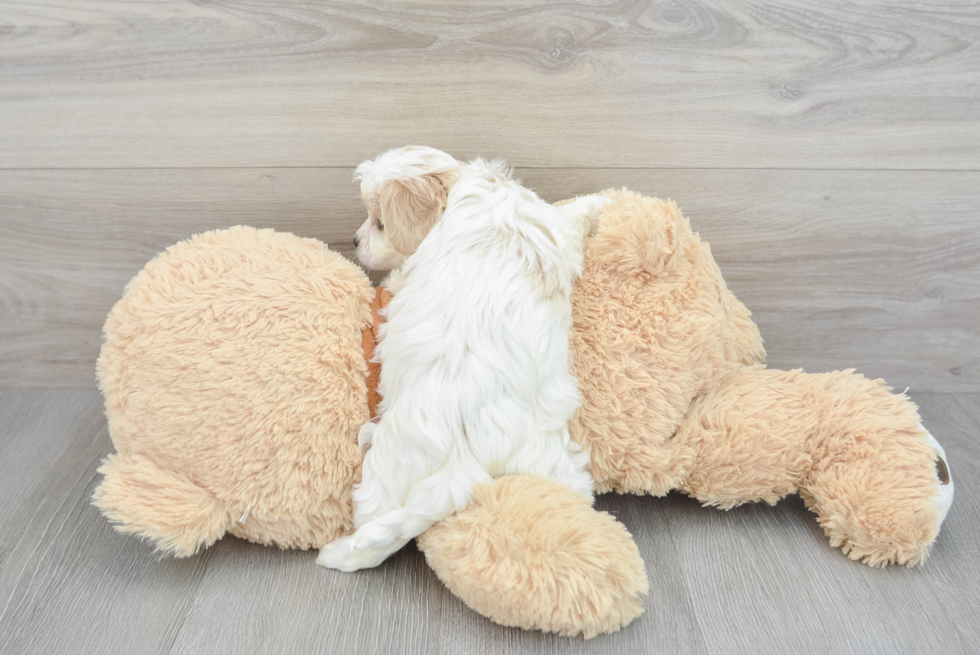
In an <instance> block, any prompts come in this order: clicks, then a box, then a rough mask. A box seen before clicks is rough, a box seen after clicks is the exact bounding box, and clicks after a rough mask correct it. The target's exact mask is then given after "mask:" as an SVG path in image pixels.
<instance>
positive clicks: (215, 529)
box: [92, 454, 235, 557]
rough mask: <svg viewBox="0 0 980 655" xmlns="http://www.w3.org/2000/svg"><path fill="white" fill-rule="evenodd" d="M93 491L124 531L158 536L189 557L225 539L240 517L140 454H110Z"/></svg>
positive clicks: (162, 545)
mask: <svg viewBox="0 0 980 655" xmlns="http://www.w3.org/2000/svg"><path fill="white" fill-rule="evenodd" d="M99 473H101V474H102V475H104V476H105V479H104V480H103V481H102V484H100V485H99V487H98V488H97V489H96V490H95V494H94V495H93V496H92V504H93V505H95V506H96V507H98V508H99V509H100V510H101V511H102V513H103V514H104V515H105V516H106V518H108V519H109V520H110V521H111V522H112V523H113V524H114V526H115V528H116V530H118V531H119V532H124V533H129V534H135V535H137V536H139V537H143V538H144V539H148V540H149V541H151V542H153V544H154V546H156V548H157V550H160V551H164V552H167V553H170V554H172V555H174V556H175V557H188V556H190V555H193V554H194V553H196V552H197V551H198V550H199V549H201V548H207V547H208V546H210V545H211V544H213V543H214V542H215V541H217V540H218V539H220V538H221V537H222V536H223V535H224V534H225V533H226V532H227V531H228V529H229V528H231V527H232V525H234V521H235V518H234V517H233V516H232V514H231V513H230V512H229V510H228V508H226V507H225V506H224V504H223V503H222V502H221V501H219V500H218V499H217V498H215V497H214V496H213V495H212V494H211V493H210V492H208V491H207V490H206V489H202V488H201V487H199V486H197V485H196V484H194V483H193V482H191V481H190V480H189V479H187V478H186V477H184V476H181V475H179V474H176V473H172V472H170V471H165V470H163V469H161V468H160V467H158V466H157V465H156V464H154V463H153V462H152V461H150V460H149V459H147V458H145V457H140V456H138V455H119V454H113V455H109V457H107V458H106V460H105V461H104V462H103V464H102V467H101V468H99Z"/></svg>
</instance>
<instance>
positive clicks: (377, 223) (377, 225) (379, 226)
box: [374, 220, 385, 232]
mask: <svg viewBox="0 0 980 655" xmlns="http://www.w3.org/2000/svg"><path fill="white" fill-rule="evenodd" d="M374 224H375V226H376V227H377V228H378V229H379V230H381V231H382V232H384V231H385V226H384V223H382V222H381V221H380V220H377V221H375V222H374Z"/></svg>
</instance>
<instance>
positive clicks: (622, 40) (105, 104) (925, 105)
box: [0, 0, 980, 392]
mask: <svg viewBox="0 0 980 655" xmlns="http://www.w3.org/2000/svg"><path fill="white" fill-rule="evenodd" d="M978 40H980V8H978V5H977V4H976V3H972V2H956V1H950V2H931V1H930V2H914V3H912V2H902V3H891V4H889V5H888V6H887V7H885V6H884V5H881V6H879V5H874V4H867V5H866V4H864V3H858V4H852V3H850V2H837V1H831V2H803V1H801V0H793V1H786V2H760V1H756V0H752V1H748V2H708V1H703V0H692V1H689V2H688V1H679V2H630V1H621V2H606V1H597V2H581V3H544V4H541V3H531V2H526V1H524V0H513V1H511V2H506V3H503V2H502V3H491V4H483V5H480V6H479V7H477V6H474V5H468V4H466V3H455V2H444V3H437V2H411V3H404V4H388V3H364V4H359V5H353V4H348V3H335V2H317V3H299V2H287V1H283V0H279V1H274V0H235V1H228V2H194V3H191V2H159V3H156V2H139V3H131V2H96V1H94V0H49V1H47V2H44V3H37V2H34V1H33V0H3V2H2V3H0V169H2V170H0V317H2V320H0V386H7V387H18V386H50V387H88V388H91V387H93V386H94V384H95V380H94V373H93V362H94V360H95V357H96V355H97V352H98V348H99V344H100V339H101V334H100V330H101V325H102V322H103V320H104V317H105V315H106V313H107V312H108V310H109V309H110V307H111V306H112V303H113V302H114V301H115V300H116V299H117V298H118V297H119V295H120V294H121V292H122V289H123V285H124V284H125V282H126V281H127V280H128V279H129V278H130V277H131V276H133V275H134V274H135V273H136V272H137V271H138V270H139V269H140V267H141V265H142V264H143V263H144V262H146V261H147V260H148V259H149V258H150V257H152V256H153V255H154V254H155V253H156V252H158V251H160V250H162V249H163V248H165V247H166V246H167V245H169V244H171V243H173V242H174V241H176V240H179V239H181V238H184V237H187V236H189V235H191V234H193V233H195V232H199V231H202V230H207V229H213V228H218V227H225V226H230V225H234V224H238V223H248V224H252V225H256V226H272V227H275V228H277V229H283V230H290V231H294V232H296V233H299V234H302V235H304V236H313V237H318V238H321V239H323V240H325V241H327V242H328V243H331V244H333V245H334V246H335V247H336V248H337V249H338V250H340V251H342V252H344V253H349V251H350V247H349V245H348V244H349V240H350V237H351V236H352V232H353V230H354V228H355V226H356V225H357V224H358V223H359V222H360V220H361V216H362V214H363V211H362V209H361V207H360V203H359V201H358V196H357V193H356V191H355V189H354V187H353V185H352V184H351V182H350V175H351V169H352V167H353V166H355V165H356V164H357V163H358V162H359V161H361V160H362V159H365V158H367V157H371V156H373V155H375V154H377V153H378V152H380V151H382V150H384V149H386V148H388V147H392V146H396V145H402V144H406V143H422V144H428V145H432V146H436V147H439V148H442V149H445V150H447V151H449V152H451V153H453V154H455V155H457V156H458V157H469V156H473V155H488V156H503V157H506V158H507V159H508V160H509V161H510V162H511V163H512V164H514V165H515V166H516V167H517V168H518V171H519V173H520V176H521V177H522V179H524V181H525V182H526V183H527V184H528V185H530V186H532V187H533V188H535V189H537V190H538V191H539V192H540V193H541V194H542V195H543V196H545V197H546V198H548V199H552V200H554V199H558V198H560V197H562V196H567V195H570V194H574V193H581V192H587V191H593V190H597V189H600V188H603V187H608V186H619V185H628V186H630V187H632V188H634V189H636V190H638V191H642V192H644V193H647V194H653V195H659V196H665V197H671V198H673V199H675V200H677V201H678V202H679V204H680V205H681V207H682V208H683V209H684V210H685V212H686V213H687V214H688V215H689V216H690V218H691V220H692V223H693V225H694V227H695V229H697V230H700V232H701V234H702V235H703V236H704V237H705V238H706V239H707V240H708V241H709V242H710V243H711V245H712V248H713V251H714V253H715V256H716V257H717V259H718V260H719V263H720V264H721V267H722V270H723V271H724V273H725V275H726V277H727V279H728V281H729V283H730V285H731V287H732V288H733V289H734V291H735V293H736V294H737V295H738V296H739V297H740V298H741V299H742V300H743V301H744V302H745V303H746V304H747V305H748V306H749V308H750V309H752V310H753V311H754V312H755V316H756V318H757V320H758V323H759V325H760V327H761V329H762V333H763V336H764V337H765V339H766V344H767V347H768V349H769V353H770V360H769V361H770V364H771V365H773V366H778V367H797V366H802V367H804V368H806V369H807V370H810V371H818V370H829V369H834V368H842V367H850V366H854V367H857V368H858V369H860V370H861V371H862V372H865V373H866V374H868V375H870V376H875V377H877V376H881V377H885V378H886V379H887V380H889V382H891V383H892V384H893V385H894V386H896V387H898V388H904V387H905V386H911V387H912V390H913V391H923V392H925V391H933V392H936V391H939V392H942V391H978V390H980V72H978V71H980V49H978V46H977V44H978Z"/></svg>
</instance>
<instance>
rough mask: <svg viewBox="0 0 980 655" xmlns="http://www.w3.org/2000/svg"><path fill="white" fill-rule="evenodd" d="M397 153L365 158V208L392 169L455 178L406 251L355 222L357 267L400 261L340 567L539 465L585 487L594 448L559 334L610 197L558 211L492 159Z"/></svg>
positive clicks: (369, 558)
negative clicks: (586, 441)
mask: <svg viewBox="0 0 980 655" xmlns="http://www.w3.org/2000/svg"><path fill="white" fill-rule="evenodd" d="M405 150H406V149H402V150H399V151H392V152H389V153H385V155H382V157H379V158H378V160H376V161H375V162H370V163H366V164H364V165H362V166H361V167H359V169H358V174H359V176H360V178H361V180H362V190H363V193H364V194H365V199H366V201H368V200H369V199H370V196H371V194H372V193H374V192H375V190H376V187H377V185H379V184H382V183H384V181H386V180H389V179H392V178H397V177H399V176H404V175H423V174H425V173H427V172H431V171H432V170H446V167H447V166H449V167H452V166H456V167H457V169H458V176H457V177H456V178H455V179H456V181H455V183H454V184H453V185H452V187H451V188H450V189H449V192H448V198H447V204H446V209H445V212H444V214H443V215H442V217H441V219H440V220H438V222H437V223H436V224H435V227H433V228H432V230H431V232H430V233H429V234H428V236H426V237H425V238H424V240H423V241H422V242H421V245H420V246H419V247H418V250H417V251H416V252H415V253H414V254H411V255H409V256H407V257H405V256H404V254H401V255H400V254H398V253H395V252H394V250H393V249H392V248H391V247H390V245H385V243H384V233H383V232H382V231H380V230H378V229H376V226H375V229H374V230H371V229H370V226H371V222H372V219H369V221H368V223H366V224H365V227H362V229H361V230H360V231H359V236H361V239H360V247H359V255H361V256H362V258H365V259H367V260H368V261H367V263H369V264H371V265H374V266H384V265H385V264H389V265H396V266H397V265H400V266H401V268H400V270H398V271H393V274H392V277H391V278H390V279H392V280H395V279H397V280H398V284H397V285H396V286H397V287H398V289H397V291H396V293H395V295H394V297H393V299H392V301H391V303H390V304H389V305H388V308H387V320H386V323H385V324H384V326H383V328H382V341H381V343H380V345H379V347H378V351H377V357H378V359H379V361H380V362H381V364H382V368H381V381H380V392H381V395H382V397H383V401H382V403H381V406H380V408H379V409H380V414H381V418H380V420H379V422H378V423H376V424H375V423H368V424H367V425H365V426H364V427H363V429H362V430H361V433H360V437H359V440H360V443H361V447H362V448H368V450H367V452H366V454H365V456H364V465H363V474H362V481H361V484H360V485H358V486H357V487H356V489H355V491H354V502H355V519H354V522H355V527H356V530H355V532H354V534H352V535H350V536H348V537H345V538H342V539H339V540H337V541H334V542H332V543H330V544H328V545H326V546H325V547H324V548H323V549H322V550H321V552H320V556H319V558H318V560H317V562H318V563H319V564H322V565H324V566H327V567H330V568H335V569H340V570H343V571H353V570H357V569H361V568H368V567H373V566H377V565H378V564H380V563H381V562H382V561H384V560H385V559H386V558H387V557H388V556H389V555H391V554H392V553H394V552H395V551H397V550H398V549H399V548H401V547H402V546H403V545H405V544H406V543H407V542H408V541H409V540H410V539H412V538H413V537H415V536H417V535H419V534H421V533H422V532H423V531H425V530H426V529H427V528H428V527H429V526H431V525H432V524H433V523H434V522H436V521H439V520H441V519H443V518H445V517H447V516H449V515H450V514H452V513H453V512H455V511H456V510H458V509H461V508H463V507H465V506H466V505H467V504H468V503H469V502H470V498H471V491H472V489H473V486H474V485H475V484H477V483H480V482H486V481H489V480H490V479H492V478H494V477H497V476H501V475H507V474H514V473H537V474H541V475H545V476H548V477H550V478H552V479H554V480H558V481H560V482H563V483H566V484H568V485H569V486H571V487H572V488H573V489H574V490H575V491H576V492H577V493H579V494H581V495H582V496H585V497H587V498H591V496H592V478H591V476H590V475H589V473H588V471H587V466H588V461H589V456H588V453H587V452H583V451H582V450H580V449H579V447H578V446H577V445H576V444H575V443H574V442H572V441H571V440H570V438H569V434H568V420H569V419H570V418H571V416H572V414H573V412H574V411H575V409H576V408H577V407H578V404H579V402H580V397H579V392H578V386H577V384H576V381H575V378H574V377H573V376H572V375H571V373H570V372H569V346H568V335H569V331H570V328H571V292H572V286H573V284H574V281H575V279H576V278H577V276H578V275H579V274H580V273H581V265H582V241H583V237H584V236H585V235H586V234H587V233H588V232H589V229H590V225H591V224H593V223H594V222H595V221H597V220H598V215H599V214H600V213H601V209H602V207H603V206H604V204H605V202H606V200H605V199H604V198H602V197H599V196H585V197H582V198H579V199H578V200H576V201H575V202H573V203H570V204H568V205H564V206H562V207H554V206H552V205H549V204H547V203H545V202H544V201H543V200H541V199H540V198H539V197H538V196H537V195H535V194H534V193H533V192H531V191H529V190H527V189H525V188H523V187H522V186H521V185H520V184H519V183H518V182H517V181H514V180H512V179H510V171H509V170H507V168H506V167H505V166H504V164H503V163H502V162H491V163H487V162H485V161H483V160H480V159H477V160H474V161H472V162H470V163H468V164H464V165H459V164H456V162H455V160H453V159H452V158H451V157H449V156H448V155H445V153H439V151H433V150H432V149H428V148H425V149H420V148H413V149H410V150H408V152H406V151H405ZM433 153H438V154H437V155H436V156H433ZM426 158H427V159H426ZM420 162H421V163H420ZM382 218H383V217H382ZM362 251H364V252H362ZM400 257H401V258H403V259H404V261H403V262H402V261H400V260H399V258H400ZM386 258H387V259H386Z"/></svg>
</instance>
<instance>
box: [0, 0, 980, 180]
mask: <svg viewBox="0 0 980 655" xmlns="http://www.w3.org/2000/svg"><path fill="white" fill-rule="evenodd" d="M978 41H980V6H978V5H977V4H976V3H971V2H963V1H961V0H945V1H944V0H929V1H927V2H919V1H915V2H913V1H911V0H903V1H900V2H892V3H888V4H887V5H885V4H879V3H852V2H847V1H845V0H830V1H826V0H823V1H819V2H818V1H815V0H785V1H782V2H778V3H773V2H768V1H766V0H745V1H739V2H720V1H712V0H676V1H671V2H642V1H633V0H606V1H589V2H568V3H544V4H543V3H537V2H532V1H531V0H511V1H509V2H506V3H487V4H482V5H476V6H474V5H473V4H471V3H452V2H439V1H429V2H412V3H402V4H398V5H391V4H390V3H382V2H374V1H372V2H363V3H347V2H317V3H303V4H300V3H293V2H285V1H275V0H218V1H211V2H193V3H190V2H104V1H101V0H49V1H47V2H44V3H37V2H33V0H6V2H4V3H3V4H2V5H0V144H2V148H0V167H3V168H24V167H37V168H42V167H43V168H52V167H53V168H57V167H76V168H91V167H161V166H163V167H195V168H198V167H225V166H235V167H240V166H251V167H274V166H342V167H350V166H353V165H354V164H356V163H357V162H358V161H360V160H361V159H363V158H365V157H367V156H372V155H374V154H375V153H377V152H380V151H382V150H384V149H386V148H388V147H391V146H394V145H404V144H406V143H410V142H415V143H424V144H426V145H432V146H436V147H440V148H442V149H445V150H448V151H452V152H454V153H458V154H459V155H461V156H472V155H476V154H480V155H504V156H507V157H508V158H510V159H511V161H512V162H513V163H514V164H516V165H519V166H538V167H657V168H660V167H728V168H759V167H790V168H863V169H867V168H876V169H877V168H885V169H896V168H898V169H943V170H948V169H958V170H977V169H978V168H980V94H978V93H977V85H978V83H980V48H978V47H977V44H978Z"/></svg>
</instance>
